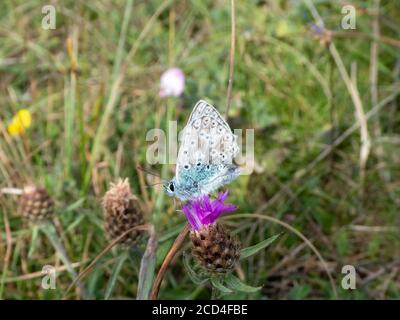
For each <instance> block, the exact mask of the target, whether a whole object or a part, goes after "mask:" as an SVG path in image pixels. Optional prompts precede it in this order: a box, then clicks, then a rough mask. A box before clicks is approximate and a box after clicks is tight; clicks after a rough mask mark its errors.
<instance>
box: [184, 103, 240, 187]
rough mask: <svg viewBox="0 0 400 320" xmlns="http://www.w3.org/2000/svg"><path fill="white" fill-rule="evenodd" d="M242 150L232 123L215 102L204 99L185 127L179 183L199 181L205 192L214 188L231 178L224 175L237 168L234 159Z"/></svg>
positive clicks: (195, 108)
mask: <svg viewBox="0 0 400 320" xmlns="http://www.w3.org/2000/svg"><path fill="white" fill-rule="evenodd" d="M238 151H239V146H238V144H237V137H236V136H235V135H234V134H233V133H232V131H231V129H230V127H229V125H228V124H227V123H226V121H225V120H224V119H223V118H222V116H221V115H220V113H219V112H218V111H217V110H216V109H215V108H214V107H213V106H212V105H210V104H209V103H207V102H205V101H203V100H200V101H199V102H197V103H196V105H195V106H194V108H193V111H192V113H191V115H190V117H189V120H188V123H187V125H186V127H185V128H184V129H183V131H182V136H181V145H180V148H179V152H178V161H177V167H176V179H177V181H178V183H182V184H188V183H193V184H198V185H199V189H202V190H204V192H212V191H214V190H215V189H216V188H218V187H219V186H220V185H221V183H222V182H223V181H227V179H226V177H225V178H224V175H226V174H228V172H230V173H232V168H233V167H235V168H237V167H236V166H234V165H232V160H233V158H234V157H235V156H236V155H237V153H238ZM229 170H230V171H229ZM236 171H238V170H236ZM236 176H237V175H235V177H236ZM233 179H234V177H232V180H233ZM183 180H185V181H183ZM188 180H189V181H188ZM191 180H193V181H191ZM230 181H231V180H230ZM230 181H228V182H230ZM228 182H225V183H228ZM225 183H222V184H225Z"/></svg>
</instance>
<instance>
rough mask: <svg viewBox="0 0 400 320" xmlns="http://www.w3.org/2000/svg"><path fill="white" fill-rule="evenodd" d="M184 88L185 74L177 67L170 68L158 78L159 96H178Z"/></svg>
mask: <svg viewBox="0 0 400 320" xmlns="http://www.w3.org/2000/svg"><path fill="white" fill-rule="evenodd" d="M184 88H185V75H184V74H183V71H182V70H181V69H179V68H170V69H168V70H167V71H165V72H164V73H163V74H162V75H161V78H160V97H161V98H164V97H171V96H173V97H179V96H180V95H181V94H182V93H183V89H184Z"/></svg>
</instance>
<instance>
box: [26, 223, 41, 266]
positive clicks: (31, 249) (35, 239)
mask: <svg viewBox="0 0 400 320" xmlns="http://www.w3.org/2000/svg"><path fill="white" fill-rule="evenodd" d="M38 235H39V226H38V225H34V226H33V228H32V240H31V245H30V247H29V252H28V258H29V259H30V258H32V256H33V253H34V251H35V249H36V247H37V244H38V240H39V237H38Z"/></svg>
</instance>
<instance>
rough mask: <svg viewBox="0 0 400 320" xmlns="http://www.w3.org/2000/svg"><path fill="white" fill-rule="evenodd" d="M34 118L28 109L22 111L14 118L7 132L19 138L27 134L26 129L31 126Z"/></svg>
mask: <svg viewBox="0 0 400 320" xmlns="http://www.w3.org/2000/svg"><path fill="white" fill-rule="evenodd" d="M31 122H32V118H31V113H30V112H29V110H28V109H21V110H19V111H18V112H17V114H16V115H15V116H14V117H13V118H12V120H11V122H10V124H9V125H8V127H7V131H8V133H9V134H10V135H12V136H18V135H20V134H22V133H24V132H25V129H27V128H29V126H30V125H31Z"/></svg>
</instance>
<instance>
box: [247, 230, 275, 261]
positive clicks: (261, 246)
mask: <svg viewBox="0 0 400 320" xmlns="http://www.w3.org/2000/svg"><path fill="white" fill-rule="evenodd" d="M280 235H281V233H279V234H276V235H274V236H272V237H270V238H268V239H265V240H263V241H261V242H259V243H257V244H255V245H254V246H251V247H247V248H244V249H242V251H241V253H240V260H242V259H246V258H248V257H250V256H252V255H253V254H256V253H257V252H258V251H260V250H262V249H265V248H266V247H268V246H269V245H270V244H271V243H272V242H274V241H275V240H276V239H278V238H279V236H280Z"/></svg>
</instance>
